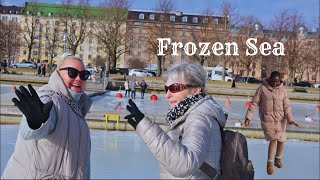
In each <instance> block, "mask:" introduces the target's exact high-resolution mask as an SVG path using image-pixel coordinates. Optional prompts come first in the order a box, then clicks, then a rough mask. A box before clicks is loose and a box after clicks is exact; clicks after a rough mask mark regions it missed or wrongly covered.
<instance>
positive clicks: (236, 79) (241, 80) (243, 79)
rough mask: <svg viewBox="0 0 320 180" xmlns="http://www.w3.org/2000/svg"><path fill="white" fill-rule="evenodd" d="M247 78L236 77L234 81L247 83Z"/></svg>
mask: <svg viewBox="0 0 320 180" xmlns="http://www.w3.org/2000/svg"><path fill="white" fill-rule="evenodd" d="M246 80H247V78H246V77H243V76H235V77H234V81H235V82H246Z"/></svg>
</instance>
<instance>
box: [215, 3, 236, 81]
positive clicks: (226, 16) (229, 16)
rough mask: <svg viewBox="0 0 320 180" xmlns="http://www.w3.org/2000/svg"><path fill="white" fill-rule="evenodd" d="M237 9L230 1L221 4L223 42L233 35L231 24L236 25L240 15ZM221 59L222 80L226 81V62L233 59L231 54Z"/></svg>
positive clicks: (221, 40) (221, 39)
mask: <svg viewBox="0 0 320 180" xmlns="http://www.w3.org/2000/svg"><path fill="white" fill-rule="evenodd" d="M235 10H236V9H235V8H234V7H233V6H232V3H231V2H229V1H223V2H222V3H221V4H220V8H219V11H220V14H221V16H222V21H223V26H222V29H223V35H222V36H221V37H222V38H220V42H222V43H223V44H225V43H226V42H228V41H229V40H230V39H231V35H230V27H231V25H236V24H237V23H238V21H239V18H238V15H237V13H236V12H235ZM232 21H233V22H232ZM220 59H221V61H222V67H223V68H222V77H221V80H222V81H224V80H225V75H226V70H225V69H226V64H227V62H228V61H229V60H230V59H231V56H223V57H221V58H220Z"/></svg>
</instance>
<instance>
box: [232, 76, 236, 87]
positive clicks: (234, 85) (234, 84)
mask: <svg viewBox="0 0 320 180" xmlns="http://www.w3.org/2000/svg"><path fill="white" fill-rule="evenodd" d="M235 79H236V78H235V77H233V78H232V84H231V88H236V80H235Z"/></svg>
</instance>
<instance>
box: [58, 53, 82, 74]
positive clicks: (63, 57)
mask: <svg viewBox="0 0 320 180" xmlns="http://www.w3.org/2000/svg"><path fill="white" fill-rule="evenodd" d="M69 59H70V60H77V61H80V62H82V63H83V60H82V59H81V58H79V57H76V56H74V55H72V54H70V53H63V54H62V55H61V57H60V60H59V62H58V65H57V70H60V67H61V65H62V64H63V63H64V62H65V61H66V60H69Z"/></svg>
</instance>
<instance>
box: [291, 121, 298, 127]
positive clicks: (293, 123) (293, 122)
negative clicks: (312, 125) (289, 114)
mask: <svg viewBox="0 0 320 180" xmlns="http://www.w3.org/2000/svg"><path fill="white" fill-rule="evenodd" d="M289 124H290V125H295V126H296V127H299V124H298V123H296V122H295V121H289Z"/></svg>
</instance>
